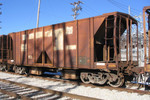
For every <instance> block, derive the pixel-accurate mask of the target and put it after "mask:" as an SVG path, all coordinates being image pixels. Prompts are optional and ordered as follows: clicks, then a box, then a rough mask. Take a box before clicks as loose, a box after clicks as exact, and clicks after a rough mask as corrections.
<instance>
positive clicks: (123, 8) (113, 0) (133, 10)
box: [107, 0, 140, 16]
mask: <svg viewBox="0 0 150 100" xmlns="http://www.w3.org/2000/svg"><path fill="white" fill-rule="evenodd" d="M107 1H108V2H110V3H111V4H113V5H114V6H116V7H118V8H120V9H121V10H123V11H125V12H127V8H128V6H127V5H125V4H122V3H120V2H117V1H115V0H107ZM130 10H131V12H132V13H131V15H133V16H134V15H136V14H135V13H139V12H140V11H139V10H137V9H134V8H131V7H130ZM133 13H134V14H133Z"/></svg>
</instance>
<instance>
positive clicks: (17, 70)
mask: <svg viewBox="0 0 150 100" xmlns="http://www.w3.org/2000/svg"><path fill="white" fill-rule="evenodd" d="M15 73H17V74H20V75H23V74H27V71H26V68H24V67H16V68H15Z"/></svg>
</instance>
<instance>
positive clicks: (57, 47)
mask: <svg viewBox="0 0 150 100" xmlns="http://www.w3.org/2000/svg"><path fill="white" fill-rule="evenodd" d="M63 34H64V31H63V24H56V25H54V48H53V49H54V66H55V67H63V66H64V35H63Z"/></svg>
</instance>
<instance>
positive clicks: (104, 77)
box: [97, 73, 108, 85]
mask: <svg viewBox="0 0 150 100" xmlns="http://www.w3.org/2000/svg"><path fill="white" fill-rule="evenodd" d="M107 80H108V76H107V74H104V73H101V74H100V75H99V77H98V82H97V83H98V84H100V85H104V84H105V83H106V82H107Z"/></svg>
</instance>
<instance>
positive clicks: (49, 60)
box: [0, 12, 138, 87]
mask: <svg viewBox="0 0 150 100" xmlns="http://www.w3.org/2000/svg"><path fill="white" fill-rule="evenodd" d="M133 25H135V26H136V31H137V32H136V35H137V39H138V23H137V21H136V20H135V19H134V18H133V17H131V16H130V15H128V14H125V13H121V12H112V13H105V14H103V15H100V16H95V17H90V18H85V19H80V20H75V21H70V22H64V23H59V24H54V25H49V26H44V27H39V28H34V29H29V30H25V31H20V32H15V33H10V34H8V35H7V36H6V37H7V39H5V40H4V39H2V40H1V41H5V42H6V49H7V57H6V58H5V59H6V62H5V63H3V64H2V61H1V60H0V61H1V69H5V70H10V69H11V70H14V71H15V72H16V73H20V74H24V73H30V74H37V75H41V74H42V73H44V72H57V71H61V72H62V73H63V75H64V76H65V75H74V76H76V77H79V78H80V79H81V80H82V82H84V83H94V84H100V85H103V84H105V83H108V84H109V85H111V86H113V87H119V86H122V85H123V83H124V81H125V80H127V79H130V78H131V77H132V76H133V73H134V72H136V71H135V70H133V69H134V68H135V67H136V66H138V52H137V56H136V59H133V54H132V35H131V31H132V26H133ZM123 34H126V41H125V42H126V49H125V50H126V54H125V55H126V60H124V61H122V60H121V45H120V42H121V36H122V35H123ZM2 43H3V42H1V45H2ZM137 45H138V42H137ZM1 51H4V48H3V47H1ZM137 51H138V47H137ZM2 53H3V52H2ZM2 53H1V59H3V58H2ZM129 77H130V78H129Z"/></svg>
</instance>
